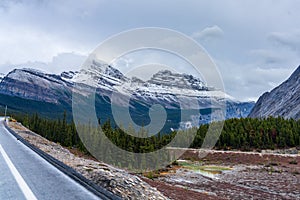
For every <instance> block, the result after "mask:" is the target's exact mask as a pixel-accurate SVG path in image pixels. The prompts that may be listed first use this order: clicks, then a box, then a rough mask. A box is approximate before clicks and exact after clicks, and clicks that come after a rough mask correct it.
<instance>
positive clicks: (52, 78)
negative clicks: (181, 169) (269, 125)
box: [0, 60, 254, 128]
mask: <svg viewBox="0 0 300 200" xmlns="http://www.w3.org/2000/svg"><path fill="white" fill-rule="evenodd" d="M76 85H80V86H81V87H82V88H83V89H84V88H96V89H97V90H96V91H97V98H96V101H97V102H96V103H95V105H96V110H97V114H99V115H101V117H102V116H105V117H104V118H112V114H111V105H110V103H111V95H112V94H117V95H120V96H119V97H118V98H117V99H118V101H117V102H114V103H117V104H118V106H121V107H122V106H123V107H124V106H128V105H127V104H128V102H126V98H123V97H126V96H127V97H129V98H130V105H129V106H130V110H131V114H132V117H133V118H135V119H136V120H135V122H137V123H140V125H142V124H147V123H149V120H150V118H149V115H148V112H149V108H150V107H151V106H152V105H154V104H160V105H162V106H163V107H165V108H166V110H167V113H168V121H170V122H171V125H170V126H169V127H172V128H178V127H179V126H183V127H184V126H186V125H187V124H192V125H193V126H198V125H199V123H208V122H210V121H211V116H212V115H214V114H215V113H218V107H219V106H218V105H221V104H225V105H226V111H227V113H226V118H232V117H245V116H247V115H248V114H249V112H250V110H251V109H252V107H253V105H254V103H253V102H239V101H237V100H235V99H234V98H233V97H231V96H229V95H227V94H225V93H224V92H221V91H218V90H215V89H213V88H211V87H209V86H207V85H206V84H205V83H204V82H203V81H201V80H200V79H199V78H196V77H193V76H192V75H187V74H178V73H173V72H171V71H167V70H164V71H159V72H157V73H155V74H154V75H153V76H152V78H151V79H150V80H148V81H143V80H140V79H138V78H136V77H133V78H128V77H126V76H124V75H123V74H122V73H121V72H120V71H119V70H117V69H115V68H113V67H112V66H110V65H107V64H105V63H103V62H99V61H95V60H92V61H91V62H90V63H88V68H86V69H81V70H80V71H78V72H72V71H70V72H63V73H62V74H60V75H55V74H47V73H44V72H41V71H38V70H34V69H15V70H13V71H11V72H10V73H9V74H7V75H6V76H5V77H4V78H3V81H2V82H1V84H0V95H6V96H8V97H18V98H22V99H27V100H30V101H35V102H43V103H48V104H51V106H52V105H53V104H54V105H57V106H61V105H63V106H67V109H68V110H71V105H72V91H75V92H78V93H79V94H80V95H83V96H84V95H88V94H89V93H85V92H82V91H81V90H80V89H79V90H76V87H75V86H76ZM190 99H194V101H190ZM179 102H181V104H180V103H179ZM182 102H183V103H182ZM48 104H47V105H48ZM181 106H183V107H184V109H190V110H198V112H196V113H198V114H194V113H195V112H191V115H190V116H188V117H187V118H186V120H185V121H183V122H182V121H181V120H180V109H181ZM199 109H200V113H199ZM37 112H38V111H37ZM45 112H46V111H45ZM47 112H48V111H47ZM134 116H135V117H134ZM104 120H105V119H104ZM199 121H200V122H199ZM180 122H181V124H179V123H180ZM174 124H177V125H174Z"/></svg>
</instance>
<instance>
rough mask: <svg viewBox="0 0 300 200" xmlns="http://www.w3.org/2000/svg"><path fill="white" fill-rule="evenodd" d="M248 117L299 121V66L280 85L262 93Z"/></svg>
mask: <svg viewBox="0 0 300 200" xmlns="http://www.w3.org/2000/svg"><path fill="white" fill-rule="evenodd" d="M249 116H250V117H268V116H274V117H277V116H281V117H284V118H293V119H300V66H299V67H298V68H297V69H296V71H295V72H294V73H293V74H292V75H291V76H290V77H289V78H288V79H287V80H286V81H284V82H283V83H282V84H281V85H279V86H278V87H276V88H274V89H273V90H272V91H270V92H266V93H264V94H263V95H262V96H261V97H260V98H259V99H258V101H257V103H256V104H255V106H254V108H253V109H252V111H251V113H250V114H249Z"/></svg>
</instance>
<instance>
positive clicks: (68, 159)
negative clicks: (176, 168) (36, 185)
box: [8, 122, 168, 200]
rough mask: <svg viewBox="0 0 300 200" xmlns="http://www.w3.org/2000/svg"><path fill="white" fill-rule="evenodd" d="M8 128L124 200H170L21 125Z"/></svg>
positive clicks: (135, 179) (134, 178)
mask: <svg viewBox="0 0 300 200" xmlns="http://www.w3.org/2000/svg"><path fill="white" fill-rule="evenodd" d="M8 125H9V127H10V128H11V129H13V130H14V131H15V132H16V133H18V134H19V135H20V136H21V137H23V138H24V139H26V140H27V141H28V142H29V143H31V144H32V145H34V146H36V147H37V148H39V149H41V150H42V151H44V152H46V153H48V154H49V155H51V156H52V157H54V158H56V159H58V160H60V161H61V162H63V163H64V164H66V165H68V166H70V167H72V168H73V169H75V170H76V171H77V172H79V173H81V174H82V175H83V176H84V177H86V178H87V179H89V180H91V181H93V182H94V183H96V184H97V185H99V186H102V187H104V188H106V189H107V190H109V191H111V192H112V193H114V194H116V195H118V196H120V197H122V199H130V200H131V199H149V200H152V199H158V200H165V199H168V198H167V197H165V196H164V195H163V194H161V193H160V192H159V191H158V190H157V189H156V188H154V187H151V186H150V185H149V184H148V183H146V182H144V181H143V180H141V179H140V178H139V177H137V176H135V175H133V174H130V173H128V172H127V171H125V170H121V169H117V168H115V167H113V166H111V165H108V164H105V163H102V162H99V161H95V160H92V159H88V158H83V157H79V156H76V155H75V154H73V153H71V152H70V151H69V150H68V149H66V148H64V147H62V146H61V145H60V144H57V143H54V142H51V141H49V140H47V139H45V138H43V137H41V136H40V135H38V134H36V133H34V132H32V131H30V130H28V129H27V128H25V127H24V126H22V125H21V124H20V123H16V122H9V124H8Z"/></svg>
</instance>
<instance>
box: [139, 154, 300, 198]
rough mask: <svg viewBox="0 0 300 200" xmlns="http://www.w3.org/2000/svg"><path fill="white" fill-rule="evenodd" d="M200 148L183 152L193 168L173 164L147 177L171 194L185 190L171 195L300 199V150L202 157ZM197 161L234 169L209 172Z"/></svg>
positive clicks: (155, 185) (167, 193)
mask: <svg viewBox="0 0 300 200" xmlns="http://www.w3.org/2000/svg"><path fill="white" fill-rule="evenodd" d="M199 152H200V151H198V150H188V151H187V152H186V153H185V154H184V155H183V156H182V159H183V160H182V162H186V163H189V164H190V165H192V166H193V169H190V168H187V167H185V166H180V165H179V166H175V167H174V166H173V167H171V168H169V170H168V171H167V172H163V173H161V174H160V175H158V178H156V179H154V180H151V181H148V179H145V181H147V182H148V183H149V184H150V185H152V186H154V187H157V188H158V189H159V190H160V191H161V192H162V193H164V194H165V195H167V196H170V194H169V192H168V191H171V190H173V191H176V190H179V191H182V192H180V193H179V194H178V195H177V196H176V195H174V194H173V196H170V197H174V199H184V200H188V199H270V200H271V199H272V200H273V199H300V155H299V154H293V155H290V154H278V153H270V152H268V153H254V152H249V153H246V152H224V151H209V152H208V155H207V156H206V157H205V158H199V157H198V156H199V155H200V154H201V153H199ZM202 153H203V152H202ZM206 153H207V152H206ZM195 165H196V166H199V169H201V167H203V166H207V167H208V168H209V167H211V168H214V167H218V168H228V169H230V170H223V171H222V170H221V171H220V173H217V174H213V173H208V174H206V173H202V172H200V171H199V170H195ZM168 188H169V189H168ZM197 193H198V196H197ZM204 195H205V196H204Z"/></svg>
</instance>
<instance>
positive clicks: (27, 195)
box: [0, 144, 37, 200]
mask: <svg viewBox="0 0 300 200" xmlns="http://www.w3.org/2000/svg"><path fill="white" fill-rule="evenodd" d="M0 152H1V154H2V156H3V158H4V160H5V162H6V164H7V166H8V167H9V169H10V171H11V173H12V174H13V176H14V178H15V180H16V181H17V183H18V185H19V187H20V189H21V190H22V192H23V194H24V196H25V198H26V199H27V200H37V198H36V197H35V195H34V194H33V192H32V191H31V189H30V188H29V187H28V185H27V183H26V182H25V181H24V179H23V178H22V176H21V174H20V173H19V172H18V170H17V169H16V167H15V166H14V164H13V163H12V162H11V160H10V159H9V157H8V155H7V154H6V152H5V151H4V149H3V148H2V146H1V144H0Z"/></svg>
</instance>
